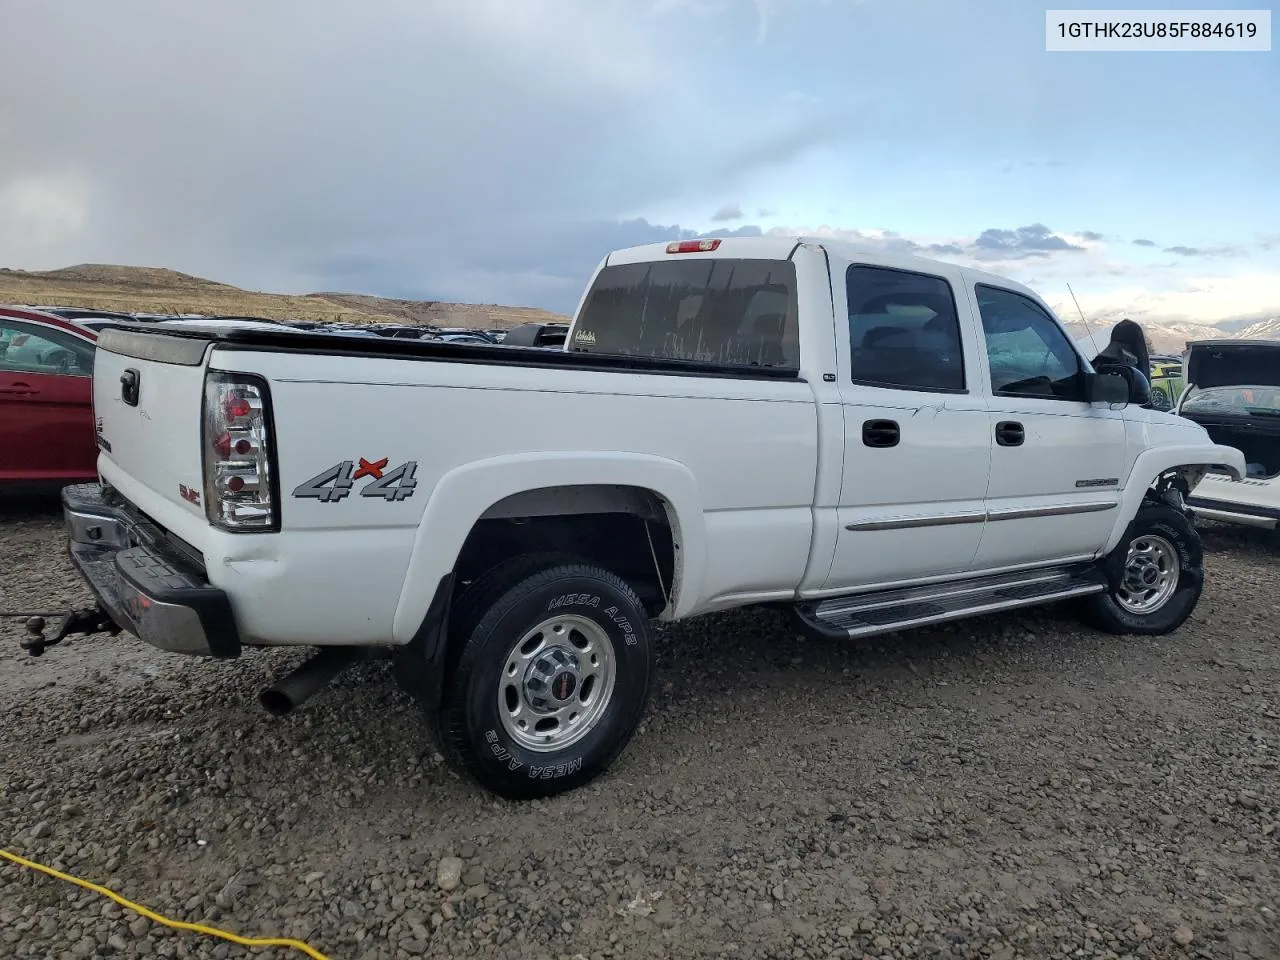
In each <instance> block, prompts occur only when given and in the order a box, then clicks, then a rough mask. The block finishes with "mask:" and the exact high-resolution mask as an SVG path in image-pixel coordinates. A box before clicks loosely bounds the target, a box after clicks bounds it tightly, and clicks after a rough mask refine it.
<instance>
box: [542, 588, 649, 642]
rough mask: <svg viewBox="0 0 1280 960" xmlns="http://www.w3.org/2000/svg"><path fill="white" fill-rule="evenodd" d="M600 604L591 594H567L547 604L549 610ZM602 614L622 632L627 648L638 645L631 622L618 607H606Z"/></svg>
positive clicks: (593, 606) (597, 605) (597, 598)
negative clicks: (576, 605)
mask: <svg viewBox="0 0 1280 960" xmlns="http://www.w3.org/2000/svg"><path fill="white" fill-rule="evenodd" d="M600 603H601V601H600V598H599V597H597V596H594V595H592V594H589V593H566V594H563V595H562V596H559V597H556V598H555V599H553V600H551V601H550V602H549V603H548V604H547V610H548V611H551V610H559V609H560V608H561V607H564V606H567V605H570V604H582V605H585V606H589V607H592V608H596V607H599V606H600ZM600 612H601V614H603V615H604V616H606V617H610V618H611V619H612V620H613V622H614V623H615V624H616V625H617V626H618V627H619V629H621V630H622V632H623V642H624V643H625V644H626V645H627V646H629V647H633V646H635V645H636V643H637V642H638V641H637V640H636V634H635V630H633V629H632V627H631V620H630V618H629V617H628V616H627V615H626V614H624V613H622V612H621V611H619V610H618V608H617V607H605V608H604V609H603V610H601V611H600Z"/></svg>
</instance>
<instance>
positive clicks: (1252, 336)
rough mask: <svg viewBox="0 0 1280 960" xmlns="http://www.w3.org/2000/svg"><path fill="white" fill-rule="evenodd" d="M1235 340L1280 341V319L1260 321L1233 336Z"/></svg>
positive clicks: (1273, 318)
mask: <svg viewBox="0 0 1280 960" xmlns="http://www.w3.org/2000/svg"><path fill="white" fill-rule="evenodd" d="M1231 338H1232V339H1233V340H1280V317H1272V318H1271V319H1270V320H1259V321H1258V322H1257V323H1251V324H1249V326H1247V327H1245V328H1244V329H1243V330H1237V331H1236V332H1235V333H1233V334H1232V335H1231Z"/></svg>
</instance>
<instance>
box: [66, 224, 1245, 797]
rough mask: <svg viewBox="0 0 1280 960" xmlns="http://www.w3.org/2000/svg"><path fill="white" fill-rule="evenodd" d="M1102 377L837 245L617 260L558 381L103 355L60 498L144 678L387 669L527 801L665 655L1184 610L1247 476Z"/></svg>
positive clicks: (1129, 628)
mask: <svg viewBox="0 0 1280 960" xmlns="http://www.w3.org/2000/svg"><path fill="white" fill-rule="evenodd" d="M1135 373H1136V371H1134V370H1133V369H1132V368H1121V369H1117V370H1113V371H1109V372H1099V371H1095V370H1094V369H1092V367H1091V366H1090V364H1089V362H1088V361H1087V360H1086V358H1085V357H1083V356H1082V355H1081V354H1080V353H1079V352H1078V351H1077V349H1076V348H1075V347H1074V346H1073V344H1072V341H1071V339H1070V338H1069V337H1068V336H1067V334H1066V333H1065V332H1064V329H1063V327H1062V325H1061V323H1060V322H1059V320H1058V319H1056V318H1055V316H1054V314H1053V312H1052V311H1051V310H1050V309H1049V308H1048V307H1047V306H1046V304H1045V303H1044V302H1043V301H1042V300H1041V299H1039V298H1038V297H1037V296H1036V295H1035V294H1034V293H1033V292H1032V291H1030V290H1028V289H1027V288H1025V287H1023V286H1021V285H1019V284H1017V283H1013V282H1011V281H1009V280H1005V279H1002V278H1000V277H996V276H992V275H988V274H985V273H980V272H975V271H973V270H968V269H962V268H960V267H957V266H953V265H948V264H945V263H940V262H935V261H931V260H924V259H915V258H908V257H899V256H889V255H885V254H881V253H868V252H866V251H863V250H860V249H858V248H855V247H852V246H847V245H844V244H841V243H836V242H830V241H827V240H824V239H809V238H803V237H801V238H791V239H783V238H777V237H767V238H731V239H723V240H694V241H683V242H675V243H672V244H657V245H650V246H643V247H637V248H633V249H627V250H622V251H617V252H614V253H611V254H610V255H609V256H608V257H606V258H605V259H604V261H602V262H601V264H600V265H599V266H598V268H597V269H596V271H595V273H594V274H593V275H592V277H591V280H590V283H589V286H588V288H587V290H586V292H585V294H584V296H583V298H582V301H581V303H580V305H579V308H578V310H577V312H576V316H575V318H574V320H573V323H572V325H571V328H570V331H569V334H568V339H567V341H566V343H565V346H564V348H563V349H562V350H540V349H533V348H519V347H515V348H508V347H500V346H488V345H483V346H480V345H470V344H461V343H436V342H422V341H411V340H404V341H401V340H387V339H373V338H360V337H353V336H352V337H348V336H340V335H318V334H315V333H309V332H301V331H283V330H279V331H275V330H256V329H248V328H242V329H235V328H232V327H223V328H218V329H215V328H209V329H203V328H202V327H201V325H200V324H199V323H198V322H188V323H184V324H183V325H182V326H181V327H180V328H178V327H176V326H175V327H174V328H173V329H170V330H167V331H161V330H159V329H158V328H156V327H155V326H154V325H151V326H149V327H142V326H136V327H131V326H129V325H121V326H119V327H114V328H112V327H109V328H107V329H105V330H104V331H103V332H102V335H101V339H100V340H99V341H98V355H97V360H96V370H95V377H94V379H95V384H94V404H95V414H96V418H97V437H98V444H99V446H100V448H101V450H100V456H99V461H98V471H99V478H100V482H99V483H97V484H90V485H82V486H74V487H68V488H67V489H66V490H65V492H64V496H63V505H64V509H65V517H66V521H67V524H68V529H69V537H70V552H71V557H72V559H73V560H74V562H75V564H76V566H77V567H78V568H79V570H80V571H81V572H82V574H83V575H84V577H85V578H86V580H87V581H88V583H89V584H90V585H91V587H92V589H93V591H94V593H95V594H96V596H97V598H98V602H99V604H100V606H101V612H103V613H105V614H106V615H107V616H109V618H110V621H113V622H114V624H115V625H116V626H117V627H119V628H123V629H125V630H127V631H129V632H131V633H134V634H136V635H137V636H138V637H140V638H141V639H142V640H144V641H146V642H148V643H150V644H153V645H154V646H156V647H159V648H161V649H163V650H168V651H174V652H180V653H188V654H197V655H203V656H213V657H236V656H238V655H239V654H240V653H241V651H242V650H243V649H244V648H246V647H256V646H290V645H304V646H314V647H318V648H322V649H321V650H320V651H319V653H318V654H317V657H316V658H315V659H313V660H312V661H310V662H309V663H308V664H306V665H304V667H303V668H301V670H300V671H299V672H298V673H296V674H293V675H291V676H289V677H288V678H286V679H284V680H283V681H282V682H281V683H279V684H277V685H275V686H274V687H272V688H271V689H269V690H267V691H265V692H264V694H263V702H264V704H265V705H266V706H267V707H268V708H269V709H272V710H273V711H274V712H277V713H284V712H287V710H288V709H289V708H290V707H292V706H293V705H294V704H296V703H298V702H300V701H301V700H302V699H304V698H305V697H306V696H307V695H309V694H310V693H312V692H314V691H315V690H316V689H318V688H319V687H320V686H322V685H323V684H324V683H325V682H327V681H328V680H329V679H330V678H331V677H332V676H333V675H334V673H336V672H337V671H338V670H339V669H340V668H342V667H343V666H344V664H346V663H347V662H349V661H350V660H351V659H352V658H354V657H356V656H362V655H366V654H370V653H373V654H376V655H384V656H390V657H391V658H392V660H393V661H394V674H395V676H396V677H397V679H398V681H399V682H400V683H401V684H402V685H403V686H404V687H405V688H406V689H407V690H408V691H409V692H410V693H412V694H413V695H414V696H416V697H417V698H419V699H420V701H421V702H422V703H423V704H424V705H425V706H426V709H427V711H428V713H429V715H430V720H431V722H432V725H433V727H434V729H435V730H436V732H437V736H438V738H439V741H440V743H441V746H442V749H443V752H444V753H445V755H446V756H447V758H448V759H449V761H450V762H451V763H453V764H454V765H455V766H456V767H457V768H458V769H460V770H462V771H465V772H466V773H468V774H469V775H471V776H472V777H474V779H475V780H476V781H478V782H479V783H480V784H482V785H483V786H484V787H486V788H488V789H489V790H492V791H494V792H496V793H498V794H500V795H503V796H506V797H511V798H529V797H534V796H542V795H548V794H551V793H555V792H558V791H561V790H565V789H568V788H571V787H574V786H577V785H580V784H582V783H584V782H586V781H588V780H590V779H591V778H593V777H595V776H597V775H598V774H600V773H601V772H602V771H603V770H604V769H605V768H606V767H607V766H608V765H609V764H610V762H611V761H612V760H613V759H614V758H615V757H616V756H617V755H618V754H619V753H620V751H621V750H622V749H623V748H624V747H625V745H626V743H627V742H628V740H629V739H630V737H631V736H632V734H633V731H634V730H635V728H636V726H637V724H638V722H639V720H640V717H641V714H642V710H643V709H644V706H645V702H646V697H647V695H648V691H649V686H650V681H651V677H652V673H653V663H654V646H653V641H652V639H651V629H650V624H651V621H653V620H655V619H656V620H663V621H673V620H680V619H682V618H685V617H691V616H695V615H699V614H705V613H709V612H711V611H717V610H725V609H728V608H731V607H740V606H743V605H747V604H769V605H774V606H784V607H786V608H788V609H790V610H793V611H794V613H795V614H796V615H797V617H798V618H799V621H800V622H801V623H802V624H804V625H806V626H807V627H808V628H809V629H811V630H812V631H815V632H816V633H818V634H821V635H824V636H827V637H836V638H858V637H865V636H868V635H872V634H878V633H884V632H890V631H897V630H901V629H904V628H909V627H915V626H920V625H925V624H935V623H940V622H943V621H947V620H953V619H956V618H960V617H965V616H970V615H974V614H981V613H986V612H991V611H1000V610H1009V609H1013V608H1017V607H1026V606H1030V605H1034V604H1043V603H1049V602H1053V601H1059V600H1067V599H1076V600H1079V602H1080V604H1081V606H1082V607H1083V609H1084V612H1085V613H1086V614H1087V615H1088V616H1090V617H1091V618H1092V620H1093V621H1094V622H1095V623H1096V624H1098V625H1099V626H1100V627H1101V628H1103V629H1106V630H1110V631H1113V632H1118V633H1134V634H1161V633H1167V632H1169V631H1171V630H1174V629H1176V628H1177V627H1178V626H1179V625H1180V624H1181V623H1182V622H1183V621H1184V620H1185V619H1186V618H1187V616H1188V615H1189V614H1190V613H1191V612H1192V610H1193V608H1194V607H1195V605H1196V602H1197V600H1198V598H1199V596H1200V592H1201V587H1202V581H1203V569H1202V563H1201V557H1202V553H1201V548H1200V544H1199V541H1198V539H1197V535H1196V533H1195V530H1194V528H1193V526H1192V524H1191V523H1190V522H1189V519H1188V516H1187V514H1186V510H1185V508H1184V506H1183V497H1184V496H1185V495H1186V494H1187V492H1188V491H1189V490H1190V489H1191V488H1192V487H1194V486H1195V484H1196V483H1197V482H1198V481H1199V480H1200V479H1201V478H1202V477H1203V476H1204V474H1205V472H1206V471H1207V470H1208V469H1210V468H1214V467H1216V468H1218V469H1220V470H1224V471H1226V473H1228V474H1229V475H1231V476H1233V477H1237V478H1238V477H1240V476H1243V474H1244V472H1245V462H1244V459H1243V457H1242V455H1241V453H1240V452H1239V451H1238V450H1236V449H1233V448H1231V447H1226V446H1219V445H1216V444H1214V443H1213V442H1212V441H1211V440H1210V439H1209V437H1208V435H1207V434H1206V433H1205V431H1204V429H1203V428H1202V427H1200V426H1198V425H1197V424H1195V423H1193V422H1191V421H1189V420H1186V419H1183V418H1179V417H1175V416H1172V415H1170V414H1168V413H1160V412H1157V411H1154V410H1151V409H1144V408H1142V407H1141V406H1140V404H1141V403H1142V402H1144V401H1145V400H1146V399H1147V398H1148V397H1149V386H1148V385H1147V383H1146V380H1145V378H1143V377H1142V376H1141V375H1140V374H1138V375H1136V376H1135Z"/></svg>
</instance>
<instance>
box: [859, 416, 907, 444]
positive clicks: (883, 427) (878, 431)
mask: <svg viewBox="0 0 1280 960" xmlns="http://www.w3.org/2000/svg"><path fill="white" fill-rule="evenodd" d="M901 439H902V431H901V430H900V429H899V428H898V424H897V422H896V421H894V420H866V421H864V422H863V424H862V442H863V443H864V444H865V445H866V446H868V447H896V446H897V445H898V441H899V440H901Z"/></svg>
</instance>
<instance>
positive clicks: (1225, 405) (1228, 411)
mask: <svg viewBox="0 0 1280 960" xmlns="http://www.w3.org/2000/svg"><path fill="white" fill-rule="evenodd" d="M1182 412H1183V413H1213V414H1220V415H1222V416H1228V417H1252V416H1262V417H1280V387H1252V386H1243V387H1210V388H1209V389H1207V390H1195V391H1193V392H1192V393H1191V394H1189V395H1188V396H1187V399H1186V400H1184V401H1183V404H1182Z"/></svg>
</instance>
